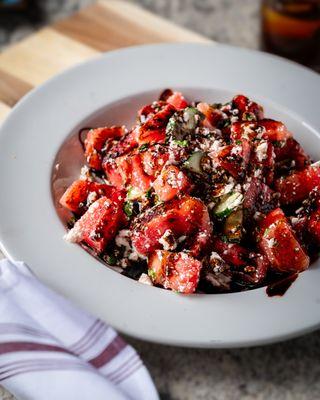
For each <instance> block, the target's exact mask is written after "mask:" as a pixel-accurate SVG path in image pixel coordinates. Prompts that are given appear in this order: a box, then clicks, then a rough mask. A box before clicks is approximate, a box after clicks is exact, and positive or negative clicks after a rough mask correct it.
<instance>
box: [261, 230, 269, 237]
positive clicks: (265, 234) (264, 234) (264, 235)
mask: <svg viewBox="0 0 320 400" xmlns="http://www.w3.org/2000/svg"><path fill="white" fill-rule="evenodd" d="M269 232H270V228H266V229H265V231H264V232H263V237H266V236H268V234H269Z"/></svg>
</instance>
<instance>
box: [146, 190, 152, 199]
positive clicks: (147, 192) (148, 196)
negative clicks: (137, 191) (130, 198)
mask: <svg viewBox="0 0 320 400" xmlns="http://www.w3.org/2000/svg"><path fill="white" fill-rule="evenodd" d="M145 196H146V199H150V198H151V196H152V188H150V189H148V190H147V191H146V194H145Z"/></svg>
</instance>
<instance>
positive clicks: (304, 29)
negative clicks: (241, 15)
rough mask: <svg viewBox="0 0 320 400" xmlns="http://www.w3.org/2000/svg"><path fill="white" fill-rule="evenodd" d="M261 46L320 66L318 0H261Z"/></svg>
mask: <svg viewBox="0 0 320 400" xmlns="http://www.w3.org/2000/svg"><path fill="white" fill-rule="evenodd" d="M262 38H263V47H264V49H265V50H267V51H269V52H272V53H275V54H278V55H281V56H284V57H287V58H290V59H292V60H295V61H297V62H300V63H302V64H305V65H308V66H311V67H313V68H315V69H319V70H320V0H264V1H263V4H262Z"/></svg>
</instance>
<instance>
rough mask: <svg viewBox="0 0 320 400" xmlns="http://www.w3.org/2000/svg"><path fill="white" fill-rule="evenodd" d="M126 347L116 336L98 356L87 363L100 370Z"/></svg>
mask: <svg viewBox="0 0 320 400" xmlns="http://www.w3.org/2000/svg"><path fill="white" fill-rule="evenodd" d="M126 346H127V343H126V342H124V341H123V340H122V339H121V337H120V336H116V337H115V338H114V339H113V341H112V342H110V343H109V344H108V345H107V347H105V349H104V350H103V351H102V352H101V353H100V354H99V355H98V356H96V357H94V358H92V359H91V360H89V363H90V364H91V365H93V366H94V367H96V368H100V367H102V366H103V365H105V364H107V363H108V362H110V361H111V360H112V359H113V358H114V357H115V356H116V355H117V354H119V353H120V351H121V350H123V349H124V348H125V347H126Z"/></svg>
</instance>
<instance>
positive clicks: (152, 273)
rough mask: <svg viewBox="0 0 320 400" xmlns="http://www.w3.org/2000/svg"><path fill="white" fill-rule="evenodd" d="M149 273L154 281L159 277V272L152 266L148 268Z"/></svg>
mask: <svg viewBox="0 0 320 400" xmlns="http://www.w3.org/2000/svg"><path fill="white" fill-rule="evenodd" d="M148 275H149V276H150V278H151V279H152V280H153V281H155V279H156V277H157V274H156V272H155V271H154V270H153V269H152V268H150V269H148Z"/></svg>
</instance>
